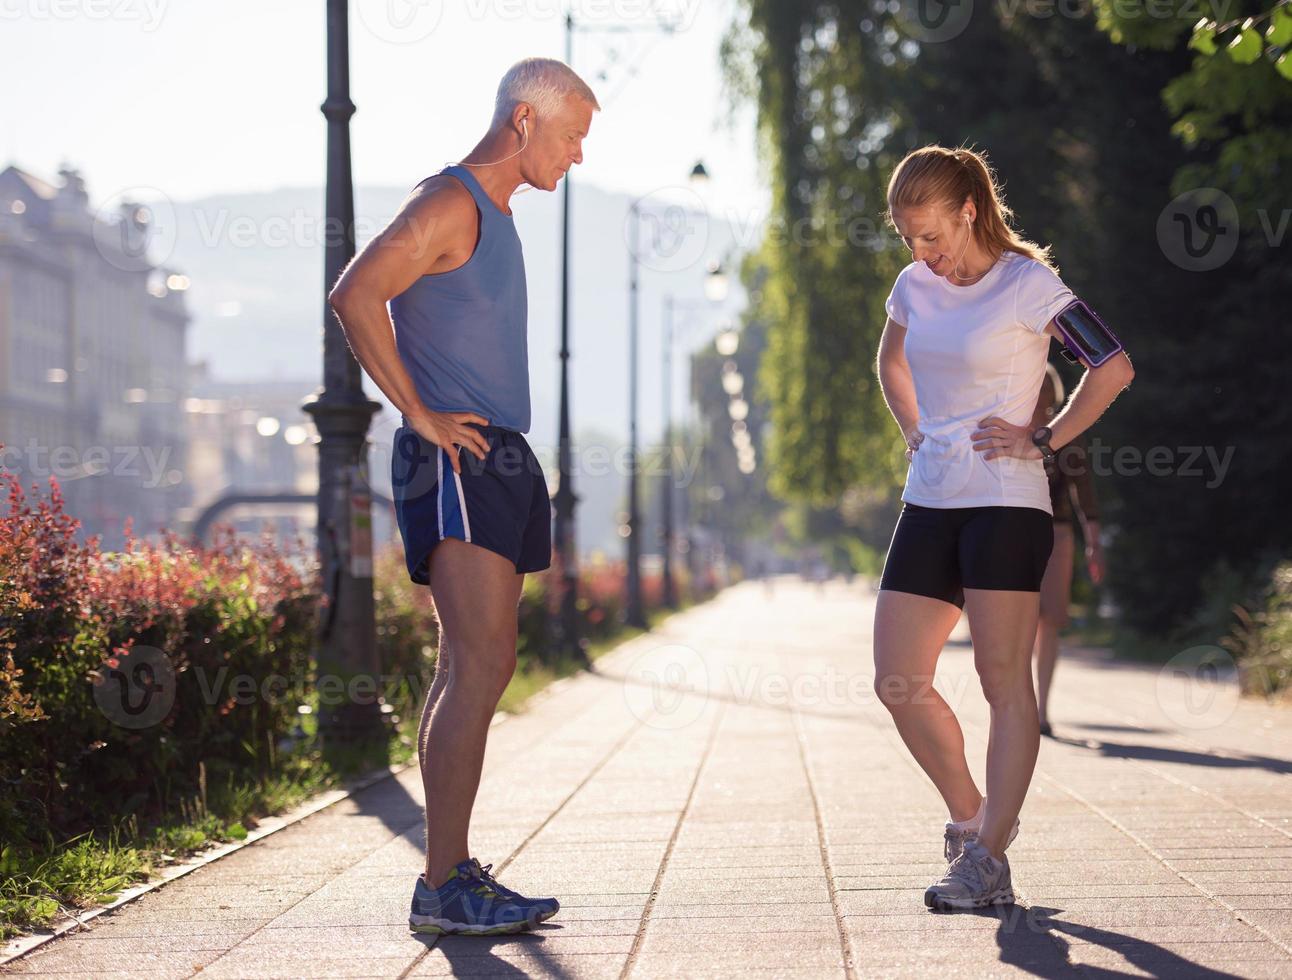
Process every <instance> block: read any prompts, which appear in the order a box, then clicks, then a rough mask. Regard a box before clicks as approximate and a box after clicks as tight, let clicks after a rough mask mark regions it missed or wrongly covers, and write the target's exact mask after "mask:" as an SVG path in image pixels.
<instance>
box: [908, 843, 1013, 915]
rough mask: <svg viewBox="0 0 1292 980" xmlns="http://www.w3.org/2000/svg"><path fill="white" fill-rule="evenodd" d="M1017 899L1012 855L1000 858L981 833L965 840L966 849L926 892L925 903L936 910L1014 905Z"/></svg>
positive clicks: (950, 910)
mask: <svg viewBox="0 0 1292 980" xmlns="http://www.w3.org/2000/svg"><path fill="white" fill-rule="evenodd" d="M1013 902H1014V888H1013V885H1012V883H1011V881H1010V875H1009V857H1008V856H1006V857H1005V859H1004V860H1003V861H997V860H996V859H995V858H994V857H992V856H991V853H990V852H989V851H988V850H987V848H985V847H983V846H982V843H981V842H980V841H979V840H978V838H977V837H970V838H969V839H968V840H966V841H965V843H964V850H963V851H961V853H960V856H959V857H957V858H956V859H955V860H954V861H952V862H951V867H949V868H947V873H946V874H944V875H943V876H942V877H941V878H940V879H939V880H938V881H936V882H934V883H933V884H932V885H930V886H929V888H928V890H927V891H926V892H925V893H924V904H925V905H926V906H928V907H929V908H931V909H933V910H934V911H936V912H952V911H955V910H957V909H978V908H983V907H984V906H988V905H1012V904H1013Z"/></svg>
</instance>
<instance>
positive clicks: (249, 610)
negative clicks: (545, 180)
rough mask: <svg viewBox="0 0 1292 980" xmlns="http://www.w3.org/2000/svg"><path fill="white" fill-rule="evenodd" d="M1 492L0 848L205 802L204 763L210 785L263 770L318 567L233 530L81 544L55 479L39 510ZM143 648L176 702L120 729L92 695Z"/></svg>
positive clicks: (294, 669)
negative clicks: (212, 537) (196, 798)
mask: <svg viewBox="0 0 1292 980" xmlns="http://www.w3.org/2000/svg"><path fill="white" fill-rule="evenodd" d="M0 480H3V481H4V486H5V489H6V490H7V495H8V513H6V514H4V515H3V516H0V735H2V736H3V737H2V738H0V837H3V838H5V839H9V840H21V839H23V837H24V836H25V834H26V833H27V832H30V831H33V830H34V829H35V828H49V829H54V830H57V831H60V832H64V831H65V832H76V831H79V830H80V829H82V828H88V827H94V826H101V825H103V824H105V823H109V822H111V821H112V820H115V819H119V818H120V817H122V816H125V815H126V814H128V813H136V812H138V813H141V814H144V815H147V814H149V813H151V812H154V811H159V810H160V809H162V808H165V807H166V806H169V805H172V804H173V803H174V802H175V801H176V800H177V799H182V798H187V797H191V796H192V795H195V793H196V792H197V785H198V779H199V777H198V771H199V767H198V763H199V762H202V763H204V764H205V770H206V773H207V776H208V778H211V777H213V776H216V777H218V774H219V773H220V771H221V770H225V771H228V772H234V771H236V772H238V773H239V774H244V775H245V774H254V773H256V772H264V771H267V769H268V768H269V767H270V766H271V764H272V758H273V751H274V748H273V747H274V745H275V744H276V742H277V740H278V739H280V738H282V737H283V736H285V735H286V734H287V733H288V732H289V731H290V729H291V728H292V726H293V724H294V722H295V719H296V706H297V705H298V704H299V703H300V702H301V699H302V697H303V695H304V692H305V689H306V687H307V684H308V678H309V669H310V660H309V657H310V647H311V641H312V635H313V627H314V622H315V609H316V607H317V590H316V589H315V588H314V574H313V570H312V568H310V567H308V566H307V567H306V568H305V570H304V571H303V570H302V569H301V567H300V566H301V563H300V562H299V561H298V562H295V563H294V562H293V561H292V560H290V559H289V557H288V556H286V555H284V554H282V553H280V552H279V551H278V550H276V549H275V548H274V547H272V546H271V545H270V544H269V543H268V541H266V542H264V543H261V544H257V545H254V546H249V545H247V544H245V543H242V542H239V541H237V540H236V539H235V538H234V537H233V536H232V535H231V534H229V535H225V536H222V537H220V538H219V539H218V540H217V541H216V543H215V544H214V545H212V546H211V547H206V548H201V549H195V548H192V547H190V546H188V545H186V544H185V543H184V542H182V541H181V540H180V539H179V538H178V537H175V536H173V535H172V536H167V537H166V538H165V539H164V540H163V541H161V542H160V543H146V542H140V541H138V540H134V539H132V538H131V537H130V535H129V528H127V544H126V547H125V548H124V549H123V550H122V551H120V552H105V551H102V550H100V547H99V542H98V540H97V539H95V538H91V539H89V540H87V541H86V542H84V543H81V542H78V541H77V539H76V531H77V529H78V522H77V521H76V520H75V519H74V518H73V517H71V516H70V515H69V514H67V513H66V512H65V511H64V509H63V498H62V494H61V493H60V491H59V488H58V484H57V482H56V481H54V480H51V481H50V486H49V492H48V494H47V495H44V496H39V495H37V496H35V499H34V500H33V499H31V498H29V497H28V496H27V495H26V494H24V492H23V489H22V487H21V485H20V484H19V482H18V480H17V479H16V478H15V477H13V476H12V475H11V474H0ZM144 648H152V650H153V651H155V653H152V655H153V656H155V657H160V658H162V660H160V661H158V662H159V663H163V664H164V665H165V666H164V667H163V668H161V670H163V671H164V672H166V673H167V674H168V675H169V676H168V677H167V678H166V680H168V681H169V682H170V684H171V692H172V695H171V696H173V703H171V704H170V705H169V709H168V710H167V711H165V714H164V716H162V717H160V718H159V719H158V720H156V721H155V722H154V723H151V724H149V725H146V726H140V727H131V726H130V725H122V724H119V723H118V719H119V718H120V717H121V716H120V715H119V714H116V713H114V711H112V710H111V700H110V698H109V699H108V701H107V702H106V703H108V704H109V709H105V708H104V707H103V705H104V703H105V701H104V700H103V698H98V699H96V697H95V690H96V687H97V686H101V685H104V684H109V683H111V682H112V681H115V680H118V678H116V677H114V676H113V673H114V671H118V670H119V669H120V668H121V664H122V663H123V662H124V661H126V660H130V658H131V657H134V658H136V661H137V659H138V658H140V657H141V656H142V655H143V653H144ZM100 693H102V692H100ZM158 703H159V704H162V703H164V702H158Z"/></svg>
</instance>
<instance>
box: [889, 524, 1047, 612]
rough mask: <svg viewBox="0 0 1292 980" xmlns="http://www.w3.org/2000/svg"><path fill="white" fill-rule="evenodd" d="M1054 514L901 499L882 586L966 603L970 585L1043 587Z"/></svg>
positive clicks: (1024, 589) (1017, 588)
mask: <svg viewBox="0 0 1292 980" xmlns="http://www.w3.org/2000/svg"><path fill="white" fill-rule="evenodd" d="M1053 548H1054V519H1053V518H1052V517H1051V516H1050V515H1049V514H1047V513H1046V512H1045V511H1043V510H1038V509H1037V508H1035V507H945V508H943V507H921V506H919V505H918V504H903V506H902V514H901V516H900V517H898V519H897V527H896V528H894V529H893V541H892V543H891V544H890V545H889V546H888V557H887V558H886V559H885V560H884V574H883V576H882V577H881V578H880V580H879V587H880V588H881V589H890V590H892V591H893V592H910V593H912V594H913V595H923V596H928V597H929V598H931V599H941V600H942V601H943V602H949V603H951V604H952V605H956V606H959V607H960V608H961V609H963V608H964V604H965V592H964V590H965V589H995V590H1003V591H1008V592H1040V591H1041V579H1042V578H1044V577H1045V566H1046V565H1047V564H1048V563H1049V561H1050V552H1051V550H1053Z"/></svg>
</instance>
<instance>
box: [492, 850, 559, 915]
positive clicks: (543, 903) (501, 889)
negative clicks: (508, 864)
mask: <svg viewBox="0 0 1292 980" xmlns="http://www.w3.org/2000/svg"><path fill="white" fill-rule="evenodd" d="M470 863H472V864H474V865H475V866H476V867H477V868H479V869H480V877H481V878H483V879H484V880H485V881H487V882H489V884H491V885H492V886H493V888H494V891H496V892H498V894H500V895H503V896H505V897H507V898H510V899H511V900H512V901H514V902H520V903H521V904H523V905H533V906H535V907H537V909H538V921H539V922H546V921H547V920H548V919H550V918H551V917H552V916H554V915H556V913H557V912H559V911H560V910H561V903H560V902H558V901H557V900H556V899H554V898H526V897H525V896H524V895H522V894H521V893H520V892H517V891H512V890H511V889H510V888H508V887H507V886H506V885H504V884H503V883H502V882H501V881H499V880H498V879H497V878H495V877H494V876H493V865H492V864H486V865H485V866H484V867H481V866H480V862H479V861H477V860H476V859H475V858H471V859H470Z"/></svg>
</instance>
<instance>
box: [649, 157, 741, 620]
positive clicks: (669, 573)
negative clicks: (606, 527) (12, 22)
mask: <svg viewBox="0 0 1292 980" xmlns="http://www.w3.org/2000/svg"><path fill="white" fill-rule="evenodd" d="M703 169H704V168H703V164H696V170H697V171H702V170H703ZM727 289H728V284H727V274H726V271H725V270H724V269H723V267H722V264H721V263H718V262H714V263H712V264H710V266H709V271H708V273H706V275H705V278H704V295H705V300H704V303H688V302H685V301H683V302H682V303H678V302H677V301H676V300H674V299H673V297H672V296H671V295H670V296H665V297H664V446H665V449H666V451H667V452H668V468H667V469H666V470H665V478H666V481H667V482H666V483H665V486H664V492H663V494H662V497H663V501H662V523H663V535H662V536H663V544H662V547H663V550H664V568H663V583H662V584H663V590H662V591H663V602H664V606H665V607H666V608H668V609H676V608H677V585H676V583H675V582H674V579H673V547H674V532H673V496H674V492H675V490H676V486H675V477H676V473H675V472H674V464H675V463H676V458H675V456H676V447H675V446H674V445H673V347H674V344H675V343H676V341H677V322H676V313H677V309H678V307H683V308H687V307H690V308H692V309H694V308H696V307H701V306H704V305H706V304H707V305H715V304H719V303H721V302H723V301H724V300H725V299H726V298H727Z"/></svg>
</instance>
